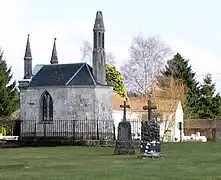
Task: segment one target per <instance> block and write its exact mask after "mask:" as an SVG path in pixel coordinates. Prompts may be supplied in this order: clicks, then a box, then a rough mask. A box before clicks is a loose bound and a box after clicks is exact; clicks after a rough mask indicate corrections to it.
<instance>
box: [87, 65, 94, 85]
mask: <svg viewBox="0 0 221 180" xmlns="http://www.w3.org/2000/svg"><path fill="white" fill-rule="evenodd" d="M85 64H86V67H87V70H88V72H89V74H90V77H91V79H92V81H93V83H94V85H95V86H96V85H97V83H96V81H95V79H94V76H93V75H92V73H91V71H90V70H89V67H88V64H87V63H85Z"/></svg>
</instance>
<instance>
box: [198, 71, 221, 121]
mask: <svg viewBox="0 0 221 180" xmlns="http://www.w3.org/2000/svg"><path fill="white" fill-rule="evenodd" d="M215 90H216V89H215V84H213V83H212V77H211V74H208V75H206V77H205V78H204V79H203V84H202V85H201V86H200V99H199V109H198V113H199V118H202V119H208V118H212V119H214V118H216V117H217V116H219V114H220V105H221V104H220V102H221V99H220V96H219V94H216V92H215Z"/></svg>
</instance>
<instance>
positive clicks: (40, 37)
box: [0, 0, 221, 91]
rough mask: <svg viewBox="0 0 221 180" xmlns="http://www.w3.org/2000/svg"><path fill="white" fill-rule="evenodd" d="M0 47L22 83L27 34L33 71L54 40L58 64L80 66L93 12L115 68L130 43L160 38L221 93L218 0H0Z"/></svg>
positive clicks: (47, 58)
mask: <svg viewBox="0 0 221 180" xmlns="http://www.w3.org/2000/svg"><path fill="white" fill-rule="evenodd" d="M0 3H1V4H0V7H1V10H0V17H1V28H0V46H1V47H2V49H3V50H4V55H5V57H6V58H7V63H8V64H9V65H10V66H12V70H13V73H14V78H15V79H16V80H19V79H21V78H23V57H24V52H25V44H26V39H27V34H30V41H31V50H32V56H33V67H34V66H35V65H36V64H47V63H50V56H51V51H52V45H53V39H54V37H56V38H57V51H58V58H59V62H60V63H72V62H80V61H81V53H80V47H81V46H82V44H83V42H84V41H85V40H87V41H90V42H92V38H93V37H92V29H93V24H94V19H95V15H96V11H98V10H101V11H102V12H103V16H104V23H105V28H106V44H105V46H106V51H107V52H112V53H113V54H114V56H115V57H116V61H117V65H118V66H119V65H120V64H121V62H122V61H123V60H126V59H127V58H128V47H129V46H130V44H131V41H132V37H133V36H136V35H139V34H140V33H142V34H143V36H146V37H148V36H152V35H160V37H161V38H162V39H163V40H164V41H165V42H166V43H167V44H169V45H170V47H171V48H172V49H173V50H174V51H175V52H180V53H181V54H182V55H183V56H184V57H185V58H189V59H190V63H191V66H192V68H193V70H194V71H196V72H197V78H201V77H202V76H200V75H204V74H206V73H212V74H214V76H213V78H214V81H215V82H216V85H217V88H218V91H221V23H220V22H221V21H220V19H221V11H220V9H221V1H220V0H213V1H212V0H166V1H165V0H136V1H134V0H111V1H105V0H93V1H92V0H1V1H0Z"/></svg>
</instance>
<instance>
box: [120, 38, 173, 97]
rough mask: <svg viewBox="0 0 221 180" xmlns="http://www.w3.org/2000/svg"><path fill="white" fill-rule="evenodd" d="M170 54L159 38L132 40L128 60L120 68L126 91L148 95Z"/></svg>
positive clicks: (169, 50)
mask: <svg viewBox="0 0 221 180" xmlns="http://www.w3.org/2000/svg"><path fill="white" fill-rule="evenodd" d="M171 52H172V51H171V49H170V48H169V47H168V45H166V44H165V43H164V42H163V41H161V40H160V38H159V37H155V36H153V37H149V38H147V39H145V38H144V37H142V36H137V37H135V38H133V41H132V45H131V46H130V48H129V53H130V59H129V60H128V61H127V62H126V63H125V64H124V65H123V66H122V67H121V73H122V75H123V77H124V81H125V85H126V87H127V89H128V90H129V91H133V92H136V93H137V94H140V95H144V96H146V95H147V94H148V93H150V90H151V85H152V83H153V81H154V79H155V76H156V75H158V74H159V72H160V70H161V69H162V68H163V67H164V65H165V62H166V60H167V58H168V57H169V56H170V55H171Z"/></svg>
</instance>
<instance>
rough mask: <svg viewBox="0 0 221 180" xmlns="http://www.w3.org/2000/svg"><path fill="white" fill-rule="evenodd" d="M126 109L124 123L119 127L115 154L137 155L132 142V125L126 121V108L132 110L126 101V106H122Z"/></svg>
mask: <svg viewBox="0 0 221 180" xmlns="http://www.w3.org/2000/svg"><path fill="white" fill-rule="evenodd" d="M120 107H121V108H123V109H124V115H123V121H121V122H120V123H119V125H118V134H117V140H116V145H115V150H114V154H116V155H119V154H131V155H132V154H135V149H134V145H133V142H132V134H131V124H130V122H129V121H126V108H130V106H129V105H127V104H126V101H124V105H120Z"/></svg>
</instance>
